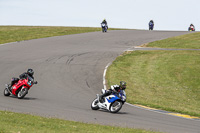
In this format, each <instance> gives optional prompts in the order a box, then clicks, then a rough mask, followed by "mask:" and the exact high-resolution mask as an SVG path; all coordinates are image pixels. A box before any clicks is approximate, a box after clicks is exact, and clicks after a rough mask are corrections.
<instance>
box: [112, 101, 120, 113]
mask: <svg viewBox="0 0 200 133" xmlns="http://www.w3.org/2000/svg"><path fill="white" fill-rule="evenodd" d="M122 105H123V104H122V102H121V101H115V102H114V103H112V104H111V106H110V112H111V113H117V112H118V111H119V110H120V109H121V108H122Z"/></svg>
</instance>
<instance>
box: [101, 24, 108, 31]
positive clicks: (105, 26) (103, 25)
mask: <svg viewBox="0 0 200 133" xmlns="http://www.w3.org/2000/svg"><path fill="white" fill-rule="evenodd" d="M101 28H102V32H107V30H108V26H107V25H106V24H105V23H101Z"/></svg>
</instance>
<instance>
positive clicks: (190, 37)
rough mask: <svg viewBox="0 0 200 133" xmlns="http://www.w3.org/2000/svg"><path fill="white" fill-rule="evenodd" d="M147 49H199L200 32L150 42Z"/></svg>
mask: <svg viewBox="0 0 200 133" xmlns="http://www.w3.org/2000/svg"><path fill="white" fill-rule="evenodd" d="M147 47H159V48H187V49H200V32H197V33H192V34H186V35H182V36H177V37H173V38H168V39H164V40H160V41H155V42H151V43H149V44H148V45H147Z"/></svg>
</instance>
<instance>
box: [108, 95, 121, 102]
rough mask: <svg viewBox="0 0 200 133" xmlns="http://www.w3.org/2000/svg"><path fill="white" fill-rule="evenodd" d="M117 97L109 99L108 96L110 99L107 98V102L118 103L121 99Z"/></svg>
mask: <svg viewBox="0 0 200 133" xmlns="http://www.w3.org/2000/svg"><path fill="white" fill-rule="evenodd" d="M114 96H115V97H109V96H108V98H109V99H108V98H106V100H107V101H108V102H109V103H113V102H114V101H116V100H118V99H120V98H119V97H118V96H116V95H114Z"/></svg>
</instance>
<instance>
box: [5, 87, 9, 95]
mask: <svg viewBox="0 0 200 133" xmlns="http://www.w3.org/2000/svg"><path fill="white" fill-rule="evenodd" d="M4 96H10V92H9V91H8V89H7V88H5V89H4Z"/></svg>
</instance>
